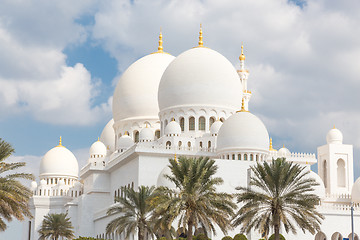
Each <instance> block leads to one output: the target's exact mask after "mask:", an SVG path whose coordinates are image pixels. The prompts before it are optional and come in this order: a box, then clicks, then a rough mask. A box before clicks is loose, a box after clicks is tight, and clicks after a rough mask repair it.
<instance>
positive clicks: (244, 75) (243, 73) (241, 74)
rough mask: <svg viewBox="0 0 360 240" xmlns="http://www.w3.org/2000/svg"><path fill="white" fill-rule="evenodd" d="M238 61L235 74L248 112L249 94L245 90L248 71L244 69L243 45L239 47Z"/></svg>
mask: <svg viewBox="0 0 360 240" xmlns="http://www.w3.org/2000/svg"><path fill="white" fill-rule="evenodd" d="M239 60H240V69H239V70H237V73H238V74H239V78H240V82H241V86H242V91H243V98H244V99H245V110H249V102H250V98H251V92H250V91H249V90H248V89H247V80H248V77H249V71H248V70H247V69H245V55H244V46H243V45H241V55H240V57H239Z"/></svg>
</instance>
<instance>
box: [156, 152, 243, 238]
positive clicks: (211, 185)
mask: <svg viewBox="0 0 360 240" xmlns="http://www.w3.org/2000/svg"><path fill="white" fill-rule="evenodd" d="M169 163H170V165H169V167H170V170H171V175H165V177H166V178H167V179H169V180H170V181H171V182H173V183H174V184H175V186H176V188H177V189H176V190H175V189H170V188H168V187H159V188H158V189H157V190H156V192H157V195H158V198H157V201H155V202H154V204H155V205H154V206H156V210H155V214H154V217H153V218H154V221H155V222H158V224H163V225H164V226H169V225H171V224H172V223H173V221H175V220H176V219H181V220H182V221H181V222H180V223H179V226H182V227H184V228H186V229H188V231H187V232H186V235H187V239H188V240H191V239H192V234H193V232H192V229H193V227H194V226H205V228H206V229H211V230H213V229H215V226H214V224H216V225H218V226H219V227H220V229H221V230H222V231H223V232H224V233H226V232H227V230H228V229H229V228H230V227H231V222H230V221H231V219H230V217H231V216H232V215H233V210H234V209H235V208H236V205H235V204H234V203H233V201H232V198H233V197H232V195H230V194H227V193H223V192H217V191H216V187H217V186H218V185H221V184H222V183H223V180H222V179H221V178H219V177H215V176H214V175H215V173H216V172H217V169H218V168H217V166H216V165H215V161H214V160H209V158H202V157H200V158H186V157H180V158H179V159H178V161H176V160H175V159H170V160H169ZM189 229H190V230H189Z"/></svg>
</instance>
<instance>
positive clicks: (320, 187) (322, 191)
mask: <svg viewBox="0 0 360 240" xmlns="http://www.w3.org/2000/svg"><path fill="white" fill-rule="evenodd" d="M307 176H308V177H309V178H313V179H315V181H316V182H317V183H319V185H318V186H314V187H313V188H314V194H316V195H318V196H319V197H320V198H325V185H324V182H323V180H322V179H321V177H320V176H319V175H318V174H317V173H316V172H313V171H309V174H308V175H307Z"/></svg>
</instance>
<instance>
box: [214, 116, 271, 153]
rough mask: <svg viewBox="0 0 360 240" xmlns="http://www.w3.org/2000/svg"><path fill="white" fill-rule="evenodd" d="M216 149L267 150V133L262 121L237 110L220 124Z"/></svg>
mask: <svg viewBox="0 0 360 240" xmlns="http://www.w3.org/2000/svg"><path fill="white" fill-rule="evenodd" d="M217 150H218V151H222V152H224V151H238V150H240V151H242V150H252V151H260V152H268V151H269V134H268V131H267V130H266V127H265V125H264V124H263V122H262V121H261V120H260V119H259V118H258V117H256V116H255V115H254V114H252V113H249V112H237V113H235V114H233V115H232V116H230V117H229V118H228V119H227V120H226V121H225V122H224V123H223V125H222V127H221V128H220V130H219V133H218V137H217Z"/></svg>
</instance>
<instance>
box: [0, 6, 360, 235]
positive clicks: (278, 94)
mask: <svg viewBox="0 0 360 240" xmlns="http://www.w3.org/2000/svg"><path fill="white" fill-rule="evenodd" d="M359 10H360V2H359V1H358V0H347V1H337V0H312V1H306V0H303V1H302V0H298V1H287V0H221V1H216V0H191V1H190V0H167V1H166V0H152V1H146V0H130V1H129V0H104V1H101V0H83V1H70V0H61V1H60V0H59V1H47V0H2V1H1V7H0V137H1V138H3V139H5V140H6V141H8V142H10V143H11V144H12V145H13V146H14V148H15V150H16V154H15V156H14V157H13V158H12V160H17V161H26V162H27V164H28V166H27V170H28V171H31V172H33V173H34V174H36V175H37V174H38V165H39V161H40V159H41V156H43V155H44V154H45V153H46V152H47V151H48V150H49V149H51V148H52V147H54V146H56V145H57V143H58V138H59V136H60V135H61V136H62V137H63V144H64V145H65V146H66V147H68V148H69V149H70V150H72V151H73V152H74V153H75V154H76V156H77V157H78V160H79V163H80V167H81V166H83V164H84V162H85V161H86V158H87V151H88V148H89V146H90V145H91V143H92V142H94V141H95V140H96V139H97V137H98V136H99V135H100V133H101V131H102V128H103V127H104V126H105V124H106V123H107V122H108V121H109V120H110V119H111V117H112V113H111V102H112V94H113V90H114V88H115V85H116V81H117V78H118V77H119V76H120V75H121V74H122V72H123V71H124V70H125V69H126V68H127V67H128V66H129V64H131V63H132V62H134V61H135V60H137V59H138V58H140V57H142V56H144V55H147V54H149V53H151V52H154V51H156V48H157V41H158V34H159V29H160V27H161V28H162V32H163V40H164V50H165V51H166V52H169V53H171V54H173V55H174V56H177V55H179V54H180V53H181V52H183V51H185V50H187V49H189V48H192V47H194V46H196V45H197V41H198V31H199V24H200V23H202V25H203V32H204V45H206V46H207V47H210V48H212V49H214V50H216V51H218V52H220V53H221V54H223V55H224V56H225V57H226V58H228V59H229V60H230V61H231V62H232V63H233V64H234V66H235V67H236V68H238V65H239V63H238V56H239V54H240V46H241V43H243V44H244V48H245V55H246V66H247V68H248V69H249V70H250V78H249V84H248V85H249V89H250V90H251V91H252V93H253V97H252V100H251V102H250V110H251V112H253V113H254V114H256V115H258V116H259V117H260V118H261V119H262V120H263V121H264V123H265V125H266V126H267V128H268V131H269V133H270V135H271V136H272V137H273V141H274V147H275V148H280V147H281V146H282V145H283V144H285V146H286V147H288V148H289V149H290V150H291V151H294V152H311V153H316V148H317V146H320V145H322V144H324V143H325V136H326V133H327V131H328V130H329V129H331V128H332V127H333V126H334V125H335V126H336V127H337V128H338V129H340V130H341V131H342V132H343V135H344V142H345V143H349V144H353V145H354V151H355V154H354V159H355V160H354V162H355V163H354V164H355V176H356V177H359V175H360V109H359V106H358V104H359V103H360V96H359V93H360V61H359V56H360V25H359V22H360V15H359V14H358V13H359ZM13 229H15V228H10V229H9V232H11V231H12V230H13ZM20 238H21V237H19V239H20ZM0 239H5V238H4V234H0ZM13 239H16V237H14V238H13Z"/></svg>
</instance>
